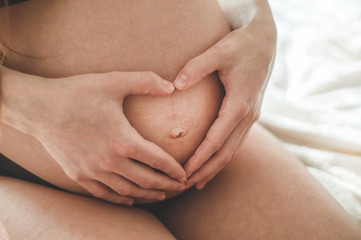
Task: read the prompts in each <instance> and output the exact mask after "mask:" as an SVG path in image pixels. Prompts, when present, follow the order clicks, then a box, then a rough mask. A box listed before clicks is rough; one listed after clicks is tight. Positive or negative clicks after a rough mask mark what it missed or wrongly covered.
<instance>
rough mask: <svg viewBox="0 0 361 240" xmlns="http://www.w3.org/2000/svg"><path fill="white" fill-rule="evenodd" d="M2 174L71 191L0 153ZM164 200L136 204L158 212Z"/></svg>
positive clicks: (0, 171) (154, 212)
mask: <svg viewBox="0 0 361 240" xmlns="http://www.w3.org/2000/svg"><path fill="white" fill-rule="evenodd" d="M0 176H6V177H13V178H17V179H21V180H24V181H28V182H32V183H36V184H40V185H43V186H47V187H51V188H55V189H57V190H61V191H64V192H69V191H67V190H65V189H62V188H59V187H57V186H55V185H53V184H51V183H49V182H47V181H45V180H43V179H41V178H39V177H38V176H36V175H34V174H32V173H31V172H29V171H28V170H26V169H25V168H23V167H21V166H19V165H18V164H16V163H14V162H13V161H11V160H10V159H9V158H7V157H6V156H4V155H3V154H1V153H0ZM168 201H169V200H165V201H163V203H164V202H168ZM163 203H162V202H155V203H147V204H137V205H136V206H137V207H139V208H142V209H144V210H147V211H150V212H152V213H153V214H157V212H158V208H159V207H160V206H161V205H162V204H163Z"/></svg>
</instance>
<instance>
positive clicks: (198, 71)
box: [173, 45, 222, 90]
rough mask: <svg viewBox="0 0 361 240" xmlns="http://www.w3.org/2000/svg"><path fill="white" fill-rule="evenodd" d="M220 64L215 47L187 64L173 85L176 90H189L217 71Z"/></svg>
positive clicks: (217, 49) (218, 54)
mask: <svg viewBox="0 0 361 240" xmlns="http://www.w3.org/2000/svg"><path fill="white" fill-rule="evenodd" d="M221 64H222V58H221V56H220V53H219V48H218V47H217V46H216V45H215V46H213V47H211V48H209V49H208V50H207V51H205V52H204V53H202V54H201V55H199V56H197V57H195V58H193V59H191V60H190V61H189V62H187V63H186V65H185V66H184V67H183V68H182V70H181V71H180V72H179V73H178V75H177V77H176V79H175V80H174V83H173V84H174V86H175V87H176V88H177V89H178V90H186V89H189V88H191V87H193V86H194V85H196V84H197V83H198V82H199V81H201V80H202V79H203V78H205V77H206V76H208V75H209V74H211V73H212V72H214V71H217V70H218V68H219V67H220V66H221Z"/></svg>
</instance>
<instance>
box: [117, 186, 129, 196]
mask: <svg viewBox="0 0 361 240" xmlns="http://www.w3.org/2000/svg"><path fill="white" fill-rule="evenodd" d="M117 192H118V193H120V194H121V195H123V196H131V195H132V194H133V191H132V190H131V189H130V188H121V189H119V190H118V191H117Z"/></svg>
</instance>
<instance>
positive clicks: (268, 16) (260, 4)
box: [218, 0, 274, 30]
mask: <svg viewBox="0 0 361 240" xmlns="http://www.w3.org/2000/svg"><path fill="white" fill-rule="evenodd" d="M218 3H219V4H220V6H221V8H222V10H223V12H224V14H225V15H226V17H227V19H228V22H229V23H230V25H231V28H232V29H233V30H235V29H239V28H243V27H246V26H247V25H249V24H250V23H252V22H254V21H263V22H264V23H265V24H270V25H272V24H273V25H274V23H273V17H272V12H271V9H270V7H269V5H268V1H267V0H236V1H235V0H218Z"/></svg>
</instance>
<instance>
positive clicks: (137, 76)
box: [119, 71, 174, 96]
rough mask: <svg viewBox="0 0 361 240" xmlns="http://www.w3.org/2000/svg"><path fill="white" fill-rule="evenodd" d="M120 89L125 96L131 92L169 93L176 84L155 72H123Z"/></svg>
mask: <svg viewBox="0 0 361 240" xmlns="http://www.w3.org/2000/svg"><path fill="white" fill-rule="evenodd" d="M120 74H121V75H122V76H121V81H122V83H121V84H119V87H120V88H121V89H120V91H121V92H123V94H124V96H127V95H130V94H150V95H168V94H171V93H172V92H173V91H174V85H173V84H172V83H171V82H169V81H167V80H165V79H163V78H161V77H160V76H159V75H157V74H155V73H154V72H151V71H147V72H122V73H120Z"/></svg>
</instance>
